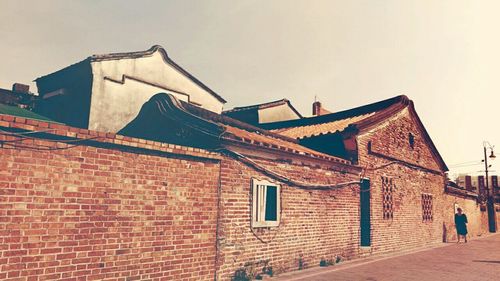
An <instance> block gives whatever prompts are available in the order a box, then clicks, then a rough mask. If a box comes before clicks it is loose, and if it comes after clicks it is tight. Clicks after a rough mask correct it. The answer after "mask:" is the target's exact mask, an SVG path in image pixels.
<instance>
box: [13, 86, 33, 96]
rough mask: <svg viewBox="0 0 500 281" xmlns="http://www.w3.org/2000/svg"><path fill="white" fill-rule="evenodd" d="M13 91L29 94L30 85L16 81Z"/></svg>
mask: <svg viewBox="0 0 500 281" xmlns="http://www.w3.org/2000/svg"><path fill="white" fill-rule="evenodd" d="M12 92H16V93H23V94H29V92H30V86H29V85H26V84H21V83H14V85H12Z"/></svg>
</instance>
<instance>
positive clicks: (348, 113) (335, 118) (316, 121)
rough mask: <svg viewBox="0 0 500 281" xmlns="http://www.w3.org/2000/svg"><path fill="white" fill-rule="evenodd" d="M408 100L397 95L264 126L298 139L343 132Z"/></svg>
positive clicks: (263, 125) (263, 126)
mask: <svg viewBox="0 0 500 281" xmlns="http://www.w3.org/2000/svg"><path fill="white" fill-rule="evenodd" d="M408 102H409V99H408V98H407V97H406V96H397V97H394V98H391V99H387V100H384V101H380V102H377V103H372V104H368V105H364V106H360V107H356V108H353V109H349V110H345V111H340V112H336V113H331V114H326V115H321V116H316V117H310V118H303V119H299V120H290V121H283V122H275V123H267V124H262V128H265V129H268V130H270V131H272V132H275V133H278V134H281V135H284V136H287V137H291V138H296V139H302V138H308V137H313V136H318V135H323V134H330V133H335V132H337V131H338V132H342V131H343V130H345V129H346V128H347V127H348V126H349V125H352V124H357V123H360V122H363V121H364V120H367V119H370V118H374V117H376V115H377V113H382V112H385V111H387V110H389V109H390V108H391V107H394V106H395V105H404V104H407V103H408Z"/></svg>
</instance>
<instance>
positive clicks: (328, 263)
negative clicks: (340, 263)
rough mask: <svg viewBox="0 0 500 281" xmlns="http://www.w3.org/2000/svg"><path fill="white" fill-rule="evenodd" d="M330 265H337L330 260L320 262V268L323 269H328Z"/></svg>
mask: <svg viewBox="0 0 500 281" xmlns="http://www.w3.org/2000/svg"><path fill="white" fill-rule="evenodd" d="M330 265H335V262H334V261H333V260H328V259H321V260H320V261H319V266H321V267H326V266H330Z"/></svg>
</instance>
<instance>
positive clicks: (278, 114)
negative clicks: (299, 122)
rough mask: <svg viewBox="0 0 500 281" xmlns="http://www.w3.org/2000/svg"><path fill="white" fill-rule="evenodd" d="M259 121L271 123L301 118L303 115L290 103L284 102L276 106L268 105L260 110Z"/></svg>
mask: <svg viewBox="0 0 500 281" xmlns="http://www.w3.org/2000/svg"><path fill="white" fill-rule="evenodd" d="M258 112H259V123H260V124H262V123H270V122H278V121H286V120H295V119H299V118H300V117H301V116H300V115H299V114H298V113H297V111H295V110H294V109H293V108H292V107H291V106H290V104H289V103H283V104H281V105H278V106H274V107H266V108H261V109H259V110H258Z"/></svg>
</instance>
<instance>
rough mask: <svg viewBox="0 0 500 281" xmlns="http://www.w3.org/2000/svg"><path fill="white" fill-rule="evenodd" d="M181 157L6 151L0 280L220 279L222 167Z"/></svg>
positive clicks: (85, 148)
mask: <svg viewBox="0 0 500 281" xmlns="http://www.w3.org/2000/svg"><path fill="white" fill-rule="evenodd" d="M10 125H12V127H14V126H19V124H14V123H11V124H10ZM51 125H52V124H50V125H49V128H50V127H51ZM32 129H39V128H32ZM56 129H58V130H65V129H67V128H62V127H60V128H56ZM62 133H66V132H62ZM87 133H88V134H89V135H90V134H92V132H87ZM106 137H110V136H106ZM111 137H113V136H111ZM7 138H11V137H8V136H5V135H0V140H6V139H7ZM110 140H112V139H111V138H110ZM31 145H34V143H32V144H31ZM47 145H54V146H61V145H62V146H65V145H63V144H60V143H54V142H47ZM144 145H148V144H147V143H145V144H144ZM172 149H175V147H174V148H172ZM177 150H179V151H183V152H184V154H182V153H179V154H177V156H178V157H174V156H168V157H166V156H164V155H161V154H157V153H152V152H149V153H146V152H143V153H135V152H130V151H127V150H125V149H116V148H99V147H93V146H90V145H81V146H77V147H72V148H68V149H61V150H52V151H40V150H36V149H22V148H17V149H11V148H9V147H8V146H7V145H6V144H5V145H4V147H3V148H0V279H1V280H127V281H128V280H213V276H214V270H215V268H214V264H215V235H216V219H217V187H218V183H219V163H218V160H214V159H208V158H207V159H202V158H196V159H195V158H189V157H187V155H185V154H186V153H190V152H193V153H195V152H194V151H193V150H192V149H191V151H189V150H188V149H187V148H186V149H185V150H184V149H181V147H177ZM197 153H198V154H199V153H201V152H199V151H198V152H197Z"/></svg>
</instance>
